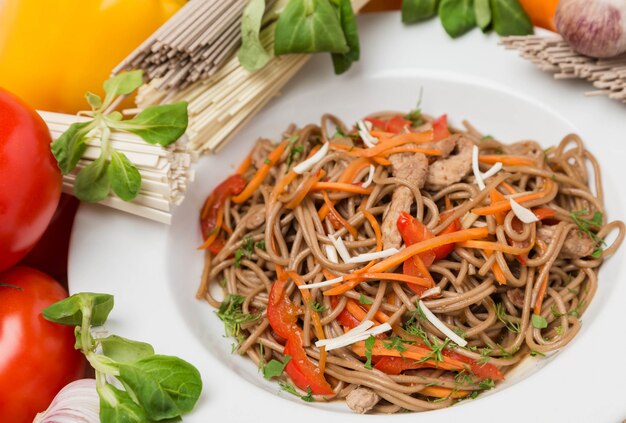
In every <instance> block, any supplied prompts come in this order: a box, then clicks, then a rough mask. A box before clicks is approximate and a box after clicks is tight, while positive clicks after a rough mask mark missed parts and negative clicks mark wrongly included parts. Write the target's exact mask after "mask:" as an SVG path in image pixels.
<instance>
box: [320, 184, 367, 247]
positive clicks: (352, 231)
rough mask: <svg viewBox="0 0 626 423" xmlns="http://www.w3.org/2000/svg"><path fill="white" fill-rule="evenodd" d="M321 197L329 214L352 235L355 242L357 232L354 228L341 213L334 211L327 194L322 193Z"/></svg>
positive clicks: (357, 235)
mask: <svg viewBox="0 0 626 423" xmlns="http://www.w3.org/2000/svg"><path fill="white" fill-rule="evenodd" d="M322 195H323V196H324V203H325V204H326V206H328V209H329V210H330V214H331V215H333V216H334V217H335V219H337V220H338V221H339V222H340V223H341V224H342V225H343V226H344V227H345V228H346V229H347V230H348V232H350V234H352V236H353V237H354V239H355V240H356V239H357V238H358V237H359V232H358V231H357V230H356V228H355V227H354V226H352V225H351V224H350V223H349V222H348V221H347V220H346V219H344V217H343V216H342V215H341V213H339V212H338V211H337V210H335V207H334V206H333V203H332V202H331V201H330V198H329V197H328V192H326V191H322Z"/></svg>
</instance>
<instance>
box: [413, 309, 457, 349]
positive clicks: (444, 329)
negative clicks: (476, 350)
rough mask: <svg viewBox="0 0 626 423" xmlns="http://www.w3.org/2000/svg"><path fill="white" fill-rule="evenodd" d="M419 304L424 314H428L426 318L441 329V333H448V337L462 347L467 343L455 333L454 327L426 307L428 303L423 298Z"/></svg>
mask: <svg viewBox="0 0 626 423" xmlns="http://www.w3.org/2000/svg"><path fill="white" fill-rule="evenodd" d="M417 304H418V306H419V308H420V309H421V310H422V312H423V313H424V316H426V318H427V319H428V320H429V321H430V323H432V324H433V325H434V326H435V327H436V328H437V329H439V330H440V331H441V333H443V334H444V335H446V336H447V337H448V338H450V340H452V341H453V342H454V343H455V344H457V345H459V346H461V347H464V346H466V345H467V341H466V340H465V339H463V338H461V337H460V336H459V335H457V334H456V333H454V331H453V330H452V329H450V328H449V327H447V326H446V325H445V323H443V322H442V321H441V320H439V319H438V318H437V316H435V315H434V314H433V312H432V311H430V310H429V309H428V307H426V304H424V302H423V301H422V300H420V301H419V302H418V303H417Z"/></svg>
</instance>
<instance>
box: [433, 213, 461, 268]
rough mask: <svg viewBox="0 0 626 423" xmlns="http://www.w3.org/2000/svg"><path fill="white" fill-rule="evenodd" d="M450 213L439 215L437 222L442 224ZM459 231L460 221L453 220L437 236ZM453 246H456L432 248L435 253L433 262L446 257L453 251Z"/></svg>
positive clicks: (448, 245) (447, 245)
mask: <svg viewBox="0 0 626 423" xmlns="http://www.w3.org/2000/svg"><path fill="white" fill-rule="evenodd" d="M452 212H453V211H452V210H450V211H447V212H443V213H441V215H440V216H439V222H443V221H444V220H446V219H447V218H448V216H449V215H450V213H452ZM459 229H461V221H460V220H459V219H455V220H453V221H452V223H450V225H448V227H446V228H445V229H444V230H443V231H441V232H440V233H439V235H445V234H451V233H452V232H456V231H458V230H459ZM455 246H456V244H446V245H442V246H440V247H435V248H433V249H432V251H433V252H434V253H435V260H442V259H444V258H446V257H448V255H450V253H451V252H452V251H454V247H455Z"/></svg>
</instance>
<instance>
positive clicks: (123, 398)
mask: <svg viewBox="0 0 626 423" xmlns="http://www.w3.org/2000/svg"><path fill="white" fill-rule="evenodd" d="M96 390H97V391H98V396H99V397H100V422H101V423H118V422H124V423H144V422H147V421H149V419H148V417H147V416H146V413H145V412H144V410H143V408H141V407H140V406H139V405H138V404H136V403H135V402H134V401H133V399H132V398H131V397H130V395H128V393H127V392H126V391H122V390H120V389H117V388H116V387H114V386H113V385H109V384H105V385H99V386H96Z"/></svg>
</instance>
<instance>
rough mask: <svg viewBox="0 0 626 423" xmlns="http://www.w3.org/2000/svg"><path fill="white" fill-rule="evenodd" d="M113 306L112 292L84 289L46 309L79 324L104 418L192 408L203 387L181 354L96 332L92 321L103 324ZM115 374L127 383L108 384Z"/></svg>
mask: <svg viewBox="0 0 626 423" xmlns="http://www.w3.org/2000/svg"><path fill="white" fill-rule="evenodd" d="M112 308H113V296H112V295H108V294H94V293H88V292H82V293H79V294H75V295H72V296H71V297H69V298H66V299H64V300H61V301H59V302H58V303H55V304H52V305H51V306H49V307H47V308H45V309H43V310H42V314H43V316H44V317H45V318H46V319H47V320H49V321H51V322H55V323H60V324H63V325H69V326H75V330H74V333H75V335H76V345H75V346H76V349H80V350H81V351H82V353H83V354H84V355H85V357H86V358H87V360H88V361H89V363H90V364H91V366H92V367H93V368H94V370H95V374H96V390H97V392H98V396H99V397H100V421H101V422H102V423H116V422H137V423H139V422H149V421H161V420H169V419H179V418H180V417H181V416H182V415H183V414H185V413H188V412H190V411H191V410H192V409H193V407H194V406H195V404H196V402H197V401H198V398H199V397H200V392H201V391H202V379H201V378H200V373H199V372H198V370H197V369H196V368H195V367H194V366H192V365H191V364H189V363H188V362H186V361H184V360H182V359H180V358H178V357H172V356H166V355H157V354H155V353H154V349H153V348H152V346H151V345H150V344H146V343H145V342H138V341H133V340H130V339H126V338H122V337H121V336H117V335H109V336H107V337H105V338H94V337H93V336H92V334H91V327H92V326H101V325H102V324H104V323H105V321H106V319H107V317H108V316H109V313H110V312H111V310H112ZM96 350H101V351H102V353H101V354H99V353H96ZM111 378H114V379H117V381H119V382H120V383H121V384H122V386H123V387H124V389H119V388H118V387H116V386H115V385H112V384H110V383H109V382H108V381H109V380H111Z"/></svg>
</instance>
